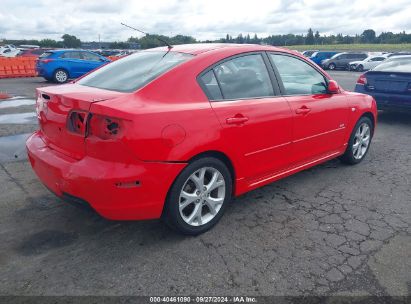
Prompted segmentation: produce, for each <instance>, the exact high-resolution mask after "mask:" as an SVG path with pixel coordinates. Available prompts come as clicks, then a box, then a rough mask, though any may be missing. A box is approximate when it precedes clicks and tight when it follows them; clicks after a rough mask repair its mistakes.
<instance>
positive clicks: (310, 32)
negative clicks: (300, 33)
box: [305, 28, 314, 44]
mask: <svg viewBox="0 0 411 304" xmlns="http://www.w3.org/2000/svg"><path fill="white" fill-rule="evenodd" d="M305 44H314V33H313V30H312V29H311V28H309V29H308V33H307V37H306V38H305Z"/></svg>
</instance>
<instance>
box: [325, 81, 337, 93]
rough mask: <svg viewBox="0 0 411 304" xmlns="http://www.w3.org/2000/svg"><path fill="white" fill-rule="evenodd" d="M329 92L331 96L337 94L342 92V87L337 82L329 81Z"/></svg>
mask: <svg viewBox="0 0 411 304" xmlns="http://www.w3.org/2000/svg"><path fill="white" fill-rule="evenodd" d="M327 91H328V93H329V94H336V93H339V92H340V86H339V85H338V83H337V82H336V81H335V80H330V81H328V87H327Z"/></svg>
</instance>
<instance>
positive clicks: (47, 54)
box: [39, 52, 53, 58]
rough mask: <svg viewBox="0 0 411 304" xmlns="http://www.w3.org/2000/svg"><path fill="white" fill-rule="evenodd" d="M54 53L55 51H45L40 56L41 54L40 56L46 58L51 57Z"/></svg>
mask: <svg viewBox="0 0 411 304" xmlns="http://www.w3.org/2000/svg"><path fill="white" fill-rule="evenodd" d="M52 54H53V52H44V53H43V54H41V55H40V56H39V58H46V57H49V56H50V55H52Z"/></svg>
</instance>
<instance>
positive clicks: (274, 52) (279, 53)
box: [266, 51, 330, 97]
mask: <svg viewBox="0 0 411 304" xmlns="http://www.w3.org/2000/svg"><path fill="white" fill-rule="evenodd" d="M266 53H267V57H268V59H269V60H270V63H271V67H272V69H273V71H274V73H275V75H276V77H277V79H278V84H279V86H280V91H281V96H283V97H292V96H318V95H324V94H327V95H329V93H318V94H286V91H285V87H284V84H283V80H282V79H281V75H280V72H279V71H278V69H277V66H276V65H275V64H274V62H273V60H272V59H271V57H270V56H269V54H274V55H282V56H288V57H292V58H294V59H298V60H300V61H302V62H304V63H306V64H308V65H309V66H311V67H312V68H313V69H314V70H316V71H317V72H318V73H320V74H321V76H323V77H324V80H325V83H326V84H327V86H328V83H329V81H330V79H329V78H328V77H327V75H326V74H325V73H324V72H323V71H321V70H320V69H319V68H318V66H315V65H314V63H313V64H311V62H308V61H305V60H304V59H302V58H300V57H298V56H294V55H293V54H289V53H285V52H278V51H266Z"/></svg>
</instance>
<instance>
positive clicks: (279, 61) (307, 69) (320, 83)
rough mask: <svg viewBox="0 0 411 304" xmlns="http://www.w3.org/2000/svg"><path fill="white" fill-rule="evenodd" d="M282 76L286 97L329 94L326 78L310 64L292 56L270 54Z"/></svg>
mask: <svg viewBox="0 0 411 304" xmlns="http://www.w3.org/2000/svg"><path fill="white" fill-rule="evenodd" d="M270 57H271V59H272V60H273V62H274V64H275V66H276V68H277V70H278V73H279V74H280V77H281V80H282V82H283V86H284V89H285V94H286V95H312V94H325V93H327V82H326V79H325V77H324V76H323V75H322V74H321V73H320V72H318V71H317V70H316V69H314V68H313V67H312V66H310V65H309V64H308V63H306V62H304V61H302V60H300V59H298V58H295V57H291V56H286V55H279V54H270Z"/></svg>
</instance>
